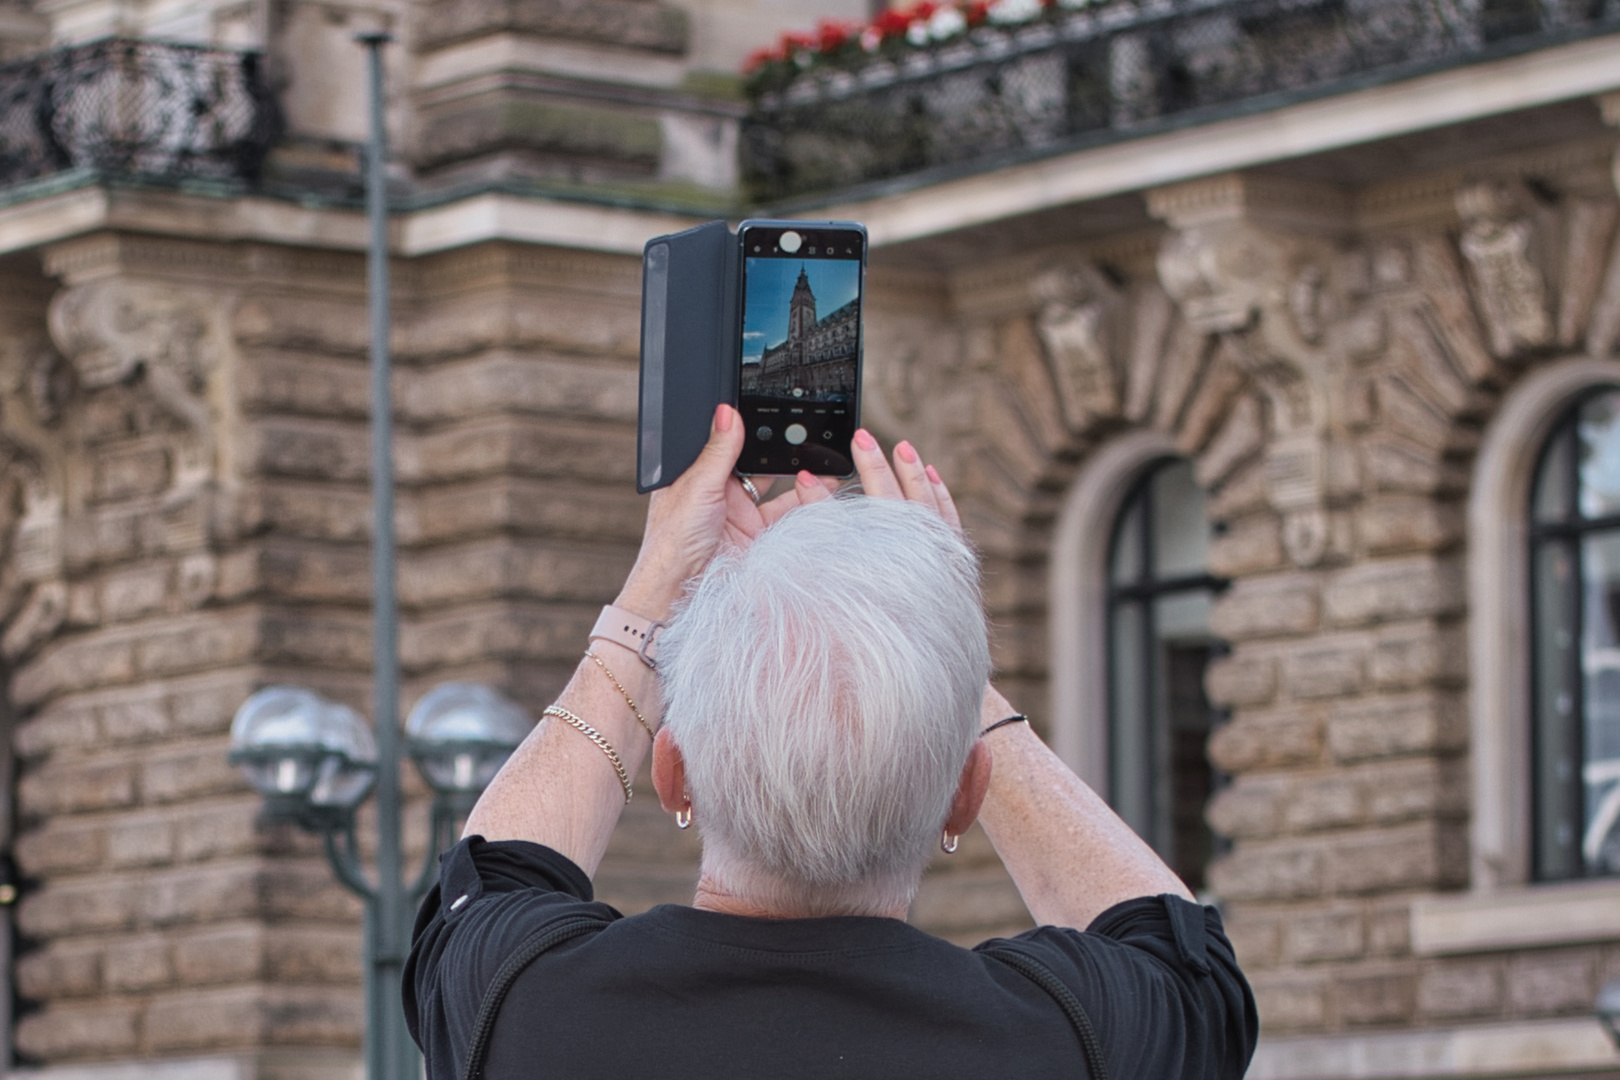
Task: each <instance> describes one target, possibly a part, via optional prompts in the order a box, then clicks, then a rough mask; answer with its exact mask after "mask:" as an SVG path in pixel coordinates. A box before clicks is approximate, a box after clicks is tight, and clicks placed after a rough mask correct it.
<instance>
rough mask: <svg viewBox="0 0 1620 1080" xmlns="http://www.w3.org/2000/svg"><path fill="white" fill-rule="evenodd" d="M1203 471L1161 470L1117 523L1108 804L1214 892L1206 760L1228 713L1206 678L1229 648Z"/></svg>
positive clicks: (1183, 465) (1111, 570)
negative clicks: (1221, 624) (1219, 636)
mask: <svg viewBox="0 0 1620 1080" xmlns="http://www.w3.org/2000/svg"><path fill="white" fill-rule="evenodd" d="M1208 547H1209V524H1208V519H1207V518H1206V516H1205V513H1204V495H1203V492H1202V491H1201V490H1200V489H1199V487H1198V484H1197V483H1196V481H1195V480H1194V479H1193V470H1192V465H1191V464H1190V463H1189V462H1187V461H1185V460H1183V459H1179V458H1169V459H1161V460H1160V461H1158V462H1156V463H1154V464H1153V465H1151V466H1150V467H1149V468H1148V469H1147V470H1146V471H1145V472H1144V473H1143V474H1142V477H1141V479H1140V480H1139V481H1138V483H1137V485H1136V487H1135V488H1134V489H1133V490H1132V491H1131V492H1130V494H1128V495H1127V496H1126V498H1125V500H1124V502H1123V504H1122V505H1121V507H1120V510H1119V513H1118V516H1117V517H1115V519H1114V527H1113V533H1112V537H1111V541H1110V544H1109V552H1108V564H1107V586H1106V604H1107V621H1106V625H1107V642H1108V664H1107V667H1108V740H1107V742H1108V799H1109V802H1110V803H1111V804H1112V805H1113V807H1114V809H1115V810H1116V811H1118V812H1119V815H1120V816H1121V817H1123V818H1124V819H1125V821H1126V822H1127V823H1128V824H1130V826H1131V827H1132V828H1133V829H1135V830H1136V832H1137V834H1138V835H1140V836H1141V837H1142V838H1143V839H1145V840H1147V841H1148V842H1149V843H1150V844H1152V845H1153V847H1154V849H1155V850H1157V851H1158V852H1159V854H1160V855H1161V856H1162V857H1163V858H1164V859H1165V861H1166V862H1168V863H1169V864H1170V866H1171V868H1172V869H1174V870H1175V871H1176V873H1177V874H1179V875H1180V876H1181V878H1182V880H1183V881H1185V882H1186V883H1187V885H1188V887H1189V888H1191V889H1194V890H1198V889H1201V888H1202V887H1203V880H1204V868H1205V866H1206V865H1207V864H1208V863H1209V860H1210V857H1211V856H1212V855H1213V854H1214V839H1213V836H1212V834H1211V833H1210V831H1209V828H1208V826H1207V825H1205V824H1204V808H1205V806H1206V805H1207V804H1208V802H1209V799H1210V796H1211V795H1212V794H1213V793H1214V787H1215V780H1216V778H1215V776H1214V773H1213V772H1212V770H1211V767H1210V765H1209V761H1208V758H1207V757H1206V755H1205V747H1206V744H1207V743H1208V741H1209V734H1210V730H1211V728H1212V727H1213V726H1214V723H1215V720H1216V717H1217V713H1216V710H1214V709H1213V708H1212V707H1211V706H1210V704H1209V701H1208V699H1207V698H1206V697H1205V696H1204V669H1205V667H1206V666H1207V665H1208V663H1209V661H1210V658H1211V657H1212V656H1213V655H1214V653H1215V651H1216V650H1217V649H1218V648H1219V643H1218V642H1217V641H1216V640H1215V638H1214V637H1213V636H1211V634H1210V632H1209V611H1210V606H1211V601H1212V599H1213V596H1214V592H1215V590H1216V589H1217V588H1218V587H1219V585H1220V582H1219V581H1217V580H1216V579H1215V578H1214V577H1212V576H1210V574H1209V572H1208V570H1207V566H1208V559H1207V556H1208Z"/></svg>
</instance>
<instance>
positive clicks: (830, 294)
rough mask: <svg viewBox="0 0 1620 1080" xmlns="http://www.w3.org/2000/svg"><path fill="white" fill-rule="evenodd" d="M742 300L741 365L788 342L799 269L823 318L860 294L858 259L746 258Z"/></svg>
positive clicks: (756, 361)
mask: <svg viewBox="0 0 1620 1080" xmlns="http://www.w3.org/2000/svg"><path fill="white" fill-rule="evenodd" d="M747 263H748V265H747V268H746V271H745V272H746V274H747V278H746V280H747V282H748V294H747V296H745V297H744V298H743V348H742V351H743V363H745V364H754V363H758V362H759V358H760V355H761V354H762V353H764V351H765V350H766V349H768V348H770V347H771V346H773V345H780V344H781V343H782V342H783V341H785V340H787V324H788V301H789V300H790V299H792V297H793V284H794V282H796V281H798V280H799V270H800V268H801V267H802V268H803V269H804V272H805V274H806V275H808V276H809V278H810V291H811V292H813V293H815V295H816V315H817V316H818V317H819V318H826V317H827V316H828V315H830V314H832V313H833V312H834V311H837V310H838V309H839V308H841V307H843V306H844V305H845V304H847V303H849V302H850V301H851V300H853V299H855V298H856V297H857V296H859V295H860V290H861V261H860V260H859V259H749V260H747Z"/></svg>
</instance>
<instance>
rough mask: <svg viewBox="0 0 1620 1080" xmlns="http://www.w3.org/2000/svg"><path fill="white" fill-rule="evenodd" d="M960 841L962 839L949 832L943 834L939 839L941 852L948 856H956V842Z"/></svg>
mask: <svg viewBox="0 0 1620 1080" xmlns="http://www.w3.org/2000/svg"><path fill="white" fill-rule="evenodd" d="M958 839H960V838H959V837H957V836H956V835H954V834H953V833H951V832H949V831H947V832H945V833H943V834H942V835H941V836H940V838H939V850H941V851H943V852H944V853H945V854H947V855H955V854H956V842H957V840H958Z"/></svg>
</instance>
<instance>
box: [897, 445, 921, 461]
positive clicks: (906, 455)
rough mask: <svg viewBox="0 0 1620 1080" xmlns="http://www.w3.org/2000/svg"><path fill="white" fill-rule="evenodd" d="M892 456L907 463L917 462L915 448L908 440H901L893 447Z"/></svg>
mask: <svg viewBox="0 0 1620 1080" xmlns="http://www.w3.org/2000/svg"><path fill="white" fill-rule="evenodd" d="M894 456H895V457H897V458H899V459H900V460H901V461H904V462H905V463H906V464H907V465H915V464H916V463H917V448H916V447H915V446H912V445H911V444H910V443H909V442H901V443H900V444H899V445H898V446H896V447H895V448H894Z"/></svg>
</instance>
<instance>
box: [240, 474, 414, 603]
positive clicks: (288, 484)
mask: <svg viewBox="0 0 1620 1080" xmlns="http://www.w3.org/2000/svg"><path fill="white" fill-rule="evenodd" d="M396 454H397V451H396ZM396 460H397V458H396ZM400 495H401V496H402V503H403V502H408V501H409V500H410V499H411V497H412V493H411V492H409V491H402V492H400ZM243 501H244V504H245V505H244V506H243V509H242V511H241V512H242V516H243V519H244V526H245V529H244V531H252V530H254V529H255V528H263V527H266V526H271V525H273V526H274V528H275V530H276V533H277V534H278V535H281V536H300V537H308V538H310V539H314V540H337V541H344V542H348V543H363V542H369V540H370V537H371V497H370V495H369V494H367V492H366V489H364V488H354V487H342V488H336V487H332V486H329V485H325V484H320V483H314V482H308V481H300V480H286V479H280V478H275V477H266V478H265V479H263V480H261V481H260V482H259V483H258V484H256V485H254V489H253V491H252V492H250V493H248V494H246V495H244V498H243ZM400 537H401V539H404V537H405V534H404V532H401V534H400ZM254 561H255V569H256V563H257V557H256V556H255V557H254ZM223 573H224V571H223V569H222V570H221V574H222V575H223ZM254 582H255V583H256V578H255V579H254ZM237 587H238V588H239V589H240V588H244V587H245V586H244V585H240V584H239V585H238V586H237ZM221 588H223V586H221Z"/></svg>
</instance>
